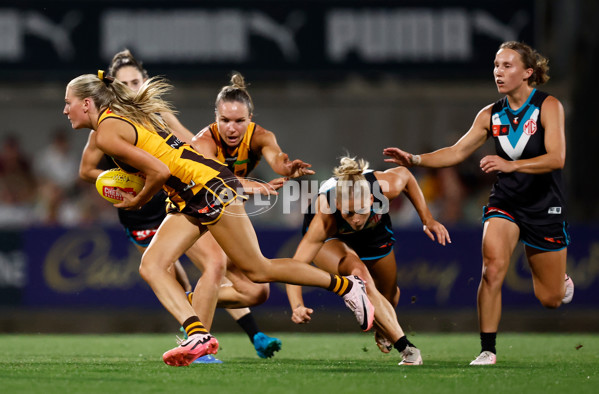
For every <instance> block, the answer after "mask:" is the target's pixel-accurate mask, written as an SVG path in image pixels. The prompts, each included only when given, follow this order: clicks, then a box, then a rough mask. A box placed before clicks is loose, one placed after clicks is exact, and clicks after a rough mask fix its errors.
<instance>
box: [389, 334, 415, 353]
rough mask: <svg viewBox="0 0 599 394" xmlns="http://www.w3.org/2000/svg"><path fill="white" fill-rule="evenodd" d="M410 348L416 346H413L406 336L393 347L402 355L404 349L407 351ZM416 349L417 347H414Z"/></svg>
mask: <svg viewBox="0 0 599 394" xmlns="http://www.w3.org/2000/svg"><path fill="white" fill-rule="evenodd" d="M408 346H414V345H412V344H411V343H410V341H408V337H406V336H405V335H404V336H403V337H401V338H399V339H398V340H397V342H395V343H394V344H393V347H394V348H395V349H397V351H398V352H400V353H401V352H403V351H404V349H405V348H406V347H408ZM414 347H415V346H414Z"/></svg>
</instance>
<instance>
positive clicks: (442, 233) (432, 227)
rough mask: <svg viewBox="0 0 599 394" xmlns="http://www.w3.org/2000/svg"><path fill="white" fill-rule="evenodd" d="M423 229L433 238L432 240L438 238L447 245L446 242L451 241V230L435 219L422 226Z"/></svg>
mask: <svg viewBox="0 0 599 394" xmlns="http://www.w3.org/2000/svg"><path fill="white" fill-rule="evenodd" d="M422 231H424V233H425V234H426V235H427V236H428V237H429V238H430V239H431V241H434V240H435V237H436V239H437V242H438V243H440V244H441V245H443V246H445V244H446V243H451V238H449V231H447V229H446V228H445V226H444V225H442V224H441V223H439V222H437V221H436V220H435V219H431V220H429V221H427V222H426V224H424V225H423V226H422Z"/></svg>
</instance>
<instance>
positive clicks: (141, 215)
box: [79, 49, 281, 362]
mask: <svg viewBox="0 0 599 394" xmlns="http://www.w3.org/2000/svg"><path fill="white" fill-rule="evenodd" d="M108 72H109V75H112V76H114V77H115V78H116V79H118V80H119V81H121V82H122V83H124V84H125V85H126V86H128V87H129V88H131V89H132V90H133V91H138V90H139V89H140V88H141V86H142V84H143V83H144V82H145V81H146V80H147V79H148V72H147V71H146V70H145V69H144V68H143V66H142V63H141V62H139V61H137V59H135V57H133V55H132V54H131V52H130V51H129V50H127V49H126V50H124V51H121V52H119V53H117V54H116V55H114V57H113V58H112V61H111V63H110V66H109V68H108ZM161 116H162V118H163V119H164V121H165V123H166V125H167V126H168V128H169V130H170V131H171V132H172V133H173V134H174V135H175V136H177V138H179V139H180V140H181V141H185V142H190V141H191V139H192V138H193V134H192V133H191V132H190V131H189V130H188V129H187V128H185V126H183V125H182V124H181V122H179V120H178V119H177V117H176V116H175V115H174V114H172V113H168V112H166V113H163V114H161ZM95 139H96V134H95V131H94V130H92V131H91V132H90V134H89V138H88V141H87V144H86V146H85V148H84V150H83V154H82V157H81V163H80V166H79V175H80V177H81V178H82V179H83V180H85V181H88V182H91V183H94V182H95V181H96V178H97V177H98V175H99V174H100V173H101V172H102V171H103V170H107V169H110V168H115V167H117V165H116V164H115V163H114V161H113V160H112V158H110V157H109V156H107V155H104V153H103V152H102V151H101V150H100V149H98V148H97V147H96V143H95ZM166 197H167V196H166V193H164V191H162V190H161V191H159V192H158V193H157V194H156V195H155V196H154V198H152V200H150V202H148V203H147V204H146V205H144V206H143V207H142V208H141V209H140V210H138V211H130V210H125V209H118V215H119V221H120V223H121V224H122V225H123V227H124V228H125V231H126V233H127V237H128V238H129V240H130V241H131V242H133V244H135V246H136V248H137V249H138V250H139V251H140V252H141V253H143V252H144V251H145V250H146V248H147V247H148V245H149V244H150V241H151V240H152V238H153V237H154V234H155V233H156V230H157V229H158V226H160V223H162V220H163V219H164V218H165V217H166ZM213 242H214V244H216V241H213ZM216 247H217V248H218V244H216ZM212 249H214V246H213V245H206V243H204V245H202V246H200V245H194V246H192V247H191V248H190V249H189V250H188V251H187V253H186V255H187V256H188V257H189V259H190V260H191V261H192V262H193V263H194V265H195V266H197V267H198V268H199V269H200V270H201V271H202V273H203V275H206V276H205V280H210V281H214V280H215V279H214V278H215V277H218V276H223V275H225V274H224V271H226V261H224V262H220V260H222V259H218V258H214V254H213V253H211V250H212ZM218 250H220V248H218ZM175 273H176V275H177V280H178V281H179V282H180V283H181V285H182V286H183V287H184V288H185V290H186V291H188V292H191V290H192V286H191V284H190V283H189V279H188V277H187V274H186V273H185V270H184V269H183V267H182V266H181V263H180V262H179V261H177V262H176V263H175ZM200 280H201V279H200ZM228 282H229V281H228V280H226V279H225V284H227V283H228ZM261 286H264V285H258V284H255V285H253V286H251V285H249V284H244V287H243V288H242V289H245V292H244V294H245V296H246V299H248V301H247V304H251V303H254V304H257V303H259V301H260V299H261V297H262V296H261V294H262V293H264V290H263V289H261ZM266 286H268V285H266ZM224 291H225V292H226V291H228V290H224ZM251 301H253V302H251ZM227 312H228V313H229V314H230V315H231V317H233V319H235V321H236V322H237V324H239V326H240V327H242V328H243V329H244V331H245V332H246V334H247V335H248V337H249V338H250V341H251V342H252V344H253V345H254V347H255V349H256V352H257V354H258V356H259V357H261V358H268V357H272V356H273V354H274V351H275V348H276V350H279V349H280V348H281V341H280V340H279V339H277V338H273V337H269V336H268V335H266V334H264V333H262V332H261V331H260V330H259V329H258V325H257V324H256V321H255V320H254V317H253V315H252V313H251V311H250V309H249V308H247V307H245V308H237V309H227ZM209 313H210V312H208V314H209ZM200 314H204V313H203V311H200ZM210 316H211V315H210ZM203 321H204V325H205V326H206V327H208V329H209V328H210V326H211V322H212V319H211V318H206V319H203ZM196 362H217V360H216V359H215V358H214V357H213V356H212V355H206V356H204V357H201V358H200V359H198V360H196Z"/></svg>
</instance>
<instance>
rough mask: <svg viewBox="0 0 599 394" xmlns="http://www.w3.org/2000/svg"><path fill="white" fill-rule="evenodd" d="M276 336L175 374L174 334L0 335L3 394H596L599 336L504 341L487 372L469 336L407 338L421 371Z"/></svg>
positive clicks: (229, 347)
mask: <svg viewBox="0 0 599 394" xmlns="http://www.w3.org/2000/svg"><path fill="white" fill-rule="evenodd" d="M278 337H279V338H280V339H281V340H282V341H283V349H282V350H281V351H280V352H279V353H277V354H276V356H275V357H274V358H272V359H268V360H262V359H259V358H258V357H257V356H256V354H255V352H254V349H253V347H252V346H251V345H250V343H249V341H248V339H247V337H246V336H244V335H241V334H221V335H219V336H218V338H219V341H220V343H221V349H220V351H219V354H218V357H219V358H221V359H222V360H224V361H225V363H224V364H219V365H215V364H213V365H193V366H191V367H179V368H175V367H169V366H167V365H165V364H164V363H163V362H162V359H161V355H162V353H163V352H164V351H165V350H168V349H169V348H170V347H172V346H173V345H174V335H162V334H161V335H87V336H86V335H0V352H1V356H0V362H1V365H0V392H2V393H29V392H31V393H43V394H51V393H110V394H116V393H191V392H194V393H240V394H242V393H243V394H245V393H302V394H315V393H327V394H337V393H344V394H345V393H364V394H369V393H392V392H393V393H409V394H413V393H479V392H485V393H526V394H528V393H570V392H571V393H597V392H599V335H589V334H520V335H518V334H501V335H500V338H499V346H498V353H499V354H498V356H499V361H498V363H497V365H495V366H490V367H470V366H468V363H469V362H470V360H471V359H472V358H473V357H474V356H476V355H477V353H478V350H479V348H478V338H477V337H478V335H476V334H420V335H416V336H412V337H411V339H412V340H413V342H414V343H416V345H418V346H419V347H420V348H421V349H422V353H423V357H424V363H425V365H423V366H421V367H400V366H398V365H397V362H398V361H399V356H398V354H397V352H395V351H394V352H393V353H391V354H390V355H385V354H382V353H381V352H379V351H378V349H377V348H376V346H375V345H374V343H373V340H372V335H371V334H307V333H302V334H294V333H280V334H278ZM581 345H582V347H580V346H581ZM577 348H578V349H577ZM192 390H193V391H192Z"/></svg>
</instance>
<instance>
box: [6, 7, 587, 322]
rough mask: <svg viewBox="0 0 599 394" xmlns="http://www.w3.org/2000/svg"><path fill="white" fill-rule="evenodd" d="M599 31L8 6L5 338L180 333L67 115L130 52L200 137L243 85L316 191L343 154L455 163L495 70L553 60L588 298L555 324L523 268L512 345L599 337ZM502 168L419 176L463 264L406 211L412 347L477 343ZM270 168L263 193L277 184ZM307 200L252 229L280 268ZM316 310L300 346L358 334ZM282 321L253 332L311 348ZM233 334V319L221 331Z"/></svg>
mask: <svg viewBox="0 0 599 394" xmlns="http://www.w3.org/2000/svg"><path fill="white" fill-rule="evenodd" d="M598 17H599V3H598V2H596V1H594V0H555V1H549V0H536V1H534V0H519V1H512V0H506V1H502V2H491V1H470V0H448V1H444V0H437V1H435V0H422V1H368V0H351V1H268V0H261V1H234V0H221V1H202V2H196V1H177V0H175V1H168V2H165V1H154V0H146V1H143V2H142V1H134V0H124V1H103V2H95V1H93V2H92V1H84V0H79V1H70V0H64V1H27V0H23V1H19V2H14V1H8V2H7V1H0V32H1V37H2V40H0V104H1V106H0V111H1V114H2V124H1V126H0V140H1V142H0V143H1V147H0V149H1V150H0V311H1V313H0V332H63V331H64V332H78V331H92V332H135V331H168V330H172V329H173V327H175V323H174V321H173V320H172V318H171V317H170V316H169V315H168V314H167V313H166V312H164V310H163V309H162V308H161V307H160V306H159V304H158V303H157V301H156V300H155V297H154V295H153V293H152V292H151V291H150V290H149V288H148V286H147V285H146V284H145V283H144V282H143V281H142V280H141V278H140V277H139V275H138V273H137V266H138V264H139V255H138V253H137V251H136V250H135V249H134V248H133V247H132V246H131V245H130V244H129V243H128V241H127V240H126V238H125V236H124V233H123V231H122V229H121V228H120V226H119V224H118V221H117V217H116V210H115V209H114V208H112V207H111V206H110V204H108V203H106V202H105V201H104V200H102V199H101V198H100V197H99V196H98V195H97V193H96V191H95V189H94V188H93V187H92V186H91V185H88V184H83V183H82V182H80V181H79V180H78V177H77V168H78V164H79V159H80V154H81V150H82V148H83V146H84V144H85V141H86V139H87V132H86V130H77V131H73V130H71V129H70V124H69V123H68V121H67V119H66V118H65V117H64V116H63V115H62V108H63V99H64V88H65V86H66V84H67V83H68V81H69V80H70V79H72V78H74V77H75V76H78V75H80V74H84V73H95V72H96V70H97V69H99V68H102V69H104V68H106V67H107V65H108V63H109V61H110V59H111V58H112V56H113V54H114V53H116V52H118V51H120V50H122V49H124V48H129V49H130V50H131V51H132V52H133V54H134V55H135V56H136V57H137V58H138V59H140V60H142V61H143V62H144V66H145V67H146V69H147V70H148V72H149V73H150V75H164V76H166V77H168V78H169V79H170V80H171V81H172V83H173V84H174V86H175V88H176V89H175V91H174V92H173V94H172V96H171V101H172V102H173V103H174V105H175V106H176V108H177V109H178V110H179V113H180V114H179V118H180V120H181V121H182V123H183V124H184V125H185V126H187V128H189V129H190V130H192V131H194V132H195V131H199V130H200V129H201V128H203V127H204V126H206V125H207V124H209V123H210V122H212V121H213V119H214V112H213V111H214V99H215V97H216V94H217V92H218V90H219V88H220V87H221V86H222V85H225V84H227V83H228V81H229V76H230V73H231V71H232V70H236V71H240V72H241V73H242V74H243V75H244V76H245V77H246V80H247V81H248V82H249V83H250V84H251V85H250V88H249V89H250V93H251V94H252V96H253V99H254V104H255V106H256V111H255V117H254V120H255V121H256V122H257V123H259V124H260V125H262V126H263V127H265V128H266V129H269V130H272V131H274V132H275V133H276V135H277V139H278V141H279V144H280V145H281V147H282V148H283V150H284V151H285V152H287V153H288V154H289V156H290V157H292V158H301V159H303V160H304V161H307V162H309V163H311V164H312V165H313V168H314V169H315V170H316V172H317V174H316V176H314V177H313V178H311V179H312V180H317V181H322V180H324V179H326V178H328V177H329V176H330V173H331V170H332V168H333V166H334V165H335V164H336V163H337V161H338V158H339V156H341V155H344V154H346V153H349V154H351V155H355V156H359V157H363V158H366V159H367V160H369V161H370V163H371V167H373V168H376V169H385V168H388V167H389V165H387V164H386V163H384V161H383V156H382V153H381V152H382V149H383V148H384V147H387V146H399V147H402V148H405V149H406V150H408V151H411V152H422V151H427V150H431V149H435V148H439V147H442V146H445V145H447V144H451V143H453V142H454V141H455V140H456V139H457V138H459V136H461V135H462V134H463V132H464V131H465V130H467V129H468V128H469V126H470V124H471V122H472V120H473V119H474V116H475V115H476V113H477V112H478V111H479V110H480V109H481V108H482V107H483V106H485V105H486V104H489V103H491V102H493V101H495V100H497V99H498V98H499V96H498V94H497V92H496V89H495V86H494V83H493V80H492V76H491V73H492V61H493V58H494V54H495V52H496V50H497V47H498V45H499V44H500V43H501V42H503V41H506V40H522V41H525V42H527V43H529V44H531V45H532V46H533V47H535V48H537V49H538V50H539V51H540V52H541V53H543V54H544V55H546V56H547V57H548V58H549V59H550V66H551V70H550V75H551V76H552V79H551V81H550V82H549V83H548V84H547V85H546V86H543V87H542V89H543V90H546V91H548V92H549V93H551V94H553V95H555V96H557V97H558V98H559V99H560V100H561V101H562V103H563V104H564V107H565V110H566V136H567V143H568V155H567V164H566V170H565V173H566V179H567V184H568V193H569V195H568V198H569V209H570V210H569V212H570V213H569V221H570V225H571V232H572V236H573V243H572V246H571V248H570V250H569V260H568V266H569V268H568V271H569V273H570V274H571V276H572V277H573V278H574V281H575V283H576V294H575V297H574V302H573V303H572V304H571V305H568V306H566V307H564V308H560V309H559V310H557V311H546V310H543V309H542V308H541V306H540V305H538V302H537V301H536V300H535V298H534V296H533V294H532V283H531V281H530V278H529V276H530V275H529V273H528V270H527V267H526V264H525V263H524V262H523V261H522V259H520V258H519V256H520V254H521V253H520V254H519V255H518V256H517V257H518V259H516V261H514V263H513V264H512V269H511V270H510V273H509V275H508V278H507V281H506V283H505V287H504V311H505V313H504V319H503V322H502V325H501V329H502V330H538V331H575V330H582V331H597V330H598V329H599V313H597V312H598V310H597V305H599V295H598V294H599V292H597V291H596V289H597V285H598V282H599V240H598V238H599V237H598V235H599V208H598V205H597V196H598V195H599V183H598V182H597V181H596V175H595V171H596V170H597V169H599V155H597V153H596V148H597V146H599V133H597V126H596V122H595V120H594V118H593V117H592V116H593V113H595V111H597V108H599V102H598V99H597V94H596V92H597V91H599V82H598V78H597V76H596V69H597V68H596V67H597V65H598V64H599V59H598V56H599V29H597V23H596V21H597V18H598ZM490 148H491V146H490V144H487V145H486V146H485V149H487V150H486V151H485V149H483V150H481V151H479V152H477V154H476V156H475V157H472V158H471V160H469V161H468V162H466V163H463V164H462V165H460V166H458V167H456V168H451V169H443V170H439V171H420V170H417V171H415V175H416V176H417V177H418V179H419V182H420V184H421V186H422V188H423V190H424V191H425V193H426V196H427V199H428V201H429V203H430V205H431V208H432V210H433V212H434V214H435V215H436V217H437V219H438V220H440V221H441V222H443V223H444V224H445V225H446V226H447V227H448V228H449V229H450V232H451V234H452V239H453V244H452V245H450V246H447V247H445V248H443V247H440V246H438V245H434V244H432V243H431V242H430V241H429V240H428V239H426V237H425V236H424V235H422V233H421V231H420V226H419V224H418V218H417V217H416V215H415V214H414V212H413V209H412V208H411V206H410V204H409V203H408V204H405V201H403V202H400V203H398V204H394V205H393V207H392V216H393V221H394V225H395V231H396V233H397V239H398V243H397V246H396V249H395V252H396V254H397V257H398V265H399V275H398V282H399V284H400V287H401V289H402V298H401V300H400V305H399V307H398V311H399V316H400V322H401V323H402V324H403V325H404V326H405V327H407V328H408V329H409V330H410V331H412V330H413V331H426V330H435V331H473V332H474V331H477V324H476V304H475V298H476V289H477V286H478V280H479V276H480V236H481V226H480V214H481V208H482V205H483V204H484V203H485V201H486V198H487V195H488V192H489V188H490V185H491V182H492V178H489V177H488V176H483V174H481V172H480V171H479V170H478V161H479V159H480V157H482V156H483V155H484V154H485V153H486V152H489V149H490ZM266 167H267V166H266V165H262V166H259V167H258V169H257V171H256V172H255V173H254V174H253V175H254V176H255V177H258V178H263V179H270V178H272V177H274V174H273V173H272V172H269V171H270V170H269V169H267V168H266ZM296 192H297V190H292V189H291V188H289V187H288V188H287V189H286V191H284V193H282V194H283V197H284V198H281V199H279V201H277V203H276V204H275V205H274V208H273V209H271V210H269V211H268V212H266V213H264V214H261V215H255V216H252V221H253V223H254V225H255V227H256V229H257V232H258V236H259V238H260V242H261V247H262V249H263V251H264V253H265V255H267V256H268V257H276V256H290V255H291V254H292V253H293V250H294V248H295V246H296V245H297V243H298V241H299V227H300V223H301V215H300V213H299V207H298V206H297V204H293V203H290V200H291V197H290V196H293V195H294V193H296ZM288 208H289V209H288ZM186 268H187V269H188V270H189V273H190V276H191V277H192V278H197V277H198V275H199V273H198V272H197V270H195V268H193V267H192V266H191V264H189V263H187V264H186ZM306 293H307V296H306V297H307V299H308V302H309V303H310V304H311V305H312V306H314V307H315V308H316V309H317V318H316V319H315V321H314V322H313V324H311V325H310V326H307V327H299V329H300V330H322V331H327V330H328V331H344V330H354V328H355V324H354V323H353V321H352V317H351V316H348V315H349V313H346V311H345V310H344V309H343V308H342V307H341V305H340V304H339V303H336V301H338V300H337V299H334V297H330V296H328V295H325V294H323V293H322V292H320V291H312V290H309V289H306ZM288 309H289V308H288V306H287V301H286V296H285V294H284V289H283V287H282V286H280V285H278V284H273V285H272V286H271V297H270V299H269V301H267V303H266V304H265V305H263V306H260V307H256V308H254V313H255V314H256V315H257V316H258V321H259V324H261V326H262V327H263V328H264V329H265V330H293V329H298V327H296V326H294V325H293V323H291V322H290V320H289V312H288ZM232 324H233V323H232V320H230V319H229V318H228V317H226V316H224V315H223V314H222V312H219V314H218V317H217V319H216V323H215V328H216V329H217V330H219V329H220V330H228V329H230V328H234V326H232Z"/></svg>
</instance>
